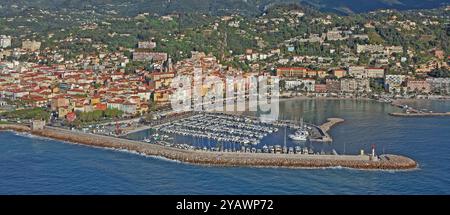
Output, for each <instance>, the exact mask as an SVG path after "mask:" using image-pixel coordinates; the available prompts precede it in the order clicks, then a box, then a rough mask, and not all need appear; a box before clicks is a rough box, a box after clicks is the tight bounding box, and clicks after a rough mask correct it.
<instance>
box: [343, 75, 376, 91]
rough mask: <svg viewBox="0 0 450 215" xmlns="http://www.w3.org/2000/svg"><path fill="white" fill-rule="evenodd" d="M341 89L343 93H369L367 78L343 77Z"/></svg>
mask: <svg viewBox="0 0 450 215" xmlns="http://www.w3.org/2000/svg"><path fill="white" fill-rule="evenodd" d="M341 91H342V92H344V93H369V92H371V89H370V82H369V79H356V78H343V79H341Z"/></svg>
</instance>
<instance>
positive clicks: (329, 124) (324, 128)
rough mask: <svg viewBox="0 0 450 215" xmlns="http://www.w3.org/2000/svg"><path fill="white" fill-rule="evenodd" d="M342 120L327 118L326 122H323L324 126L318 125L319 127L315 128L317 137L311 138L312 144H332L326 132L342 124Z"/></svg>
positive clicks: (331, 139)
mask: <svg viewBox="0 0 450 215" xmlns="http://www.w3.org/2000/svg"><path fill="white" fill-rule="evenodd" d="M344 121H345V120H344V119H341V118H328V119H327V122H325V123H324V124H322V125H320V126H315V127H316V128H317V130H318V131H319V133H320V136H319V137H312V138H311V141H314V142H333V138H332V137H331V135H330V134H329V133H328V131H330V129H331V128H332V127H333V126H335V125H337V124H339V123H342V122H344Z"/></svg>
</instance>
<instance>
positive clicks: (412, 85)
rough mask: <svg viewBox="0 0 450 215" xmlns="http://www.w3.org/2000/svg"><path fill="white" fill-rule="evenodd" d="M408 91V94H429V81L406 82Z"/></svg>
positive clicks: (409, 80)
mask: <svg viewBox="0 0 450 215" xmlns="http://www.w3.org/2000/svg"><path fill="white" fill-rule="evenodd" d="M406 89H407V90H408V92H418V93H429V92H430V91H431V86H430V83H429V82H427V80H411V79H408V80H407V81H406Z"/></svg>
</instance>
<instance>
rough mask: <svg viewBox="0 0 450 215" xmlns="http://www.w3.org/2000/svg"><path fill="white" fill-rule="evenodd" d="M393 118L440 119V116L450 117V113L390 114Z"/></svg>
mask: <svg viewBox="0 0 450 215" xmlns="http://www.w3.org/2000/svg"><path fill="white" fill-rule="evenodd" d="M389 115H391V116H397V117H438V116H450V112H446V113H431V112H430V113H428V112H405V113H400V112H396V113H389Z"/></svg>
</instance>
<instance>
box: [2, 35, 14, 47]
mask: <svg viewBox="0 0 450 215" xmlns="http://www.w3.org/2000/svg"><path fill="white" fill-rule="evenodd" d="M10 46H11V37H10V36H5V35H0V48H8V47H10Z"/></svg>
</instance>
